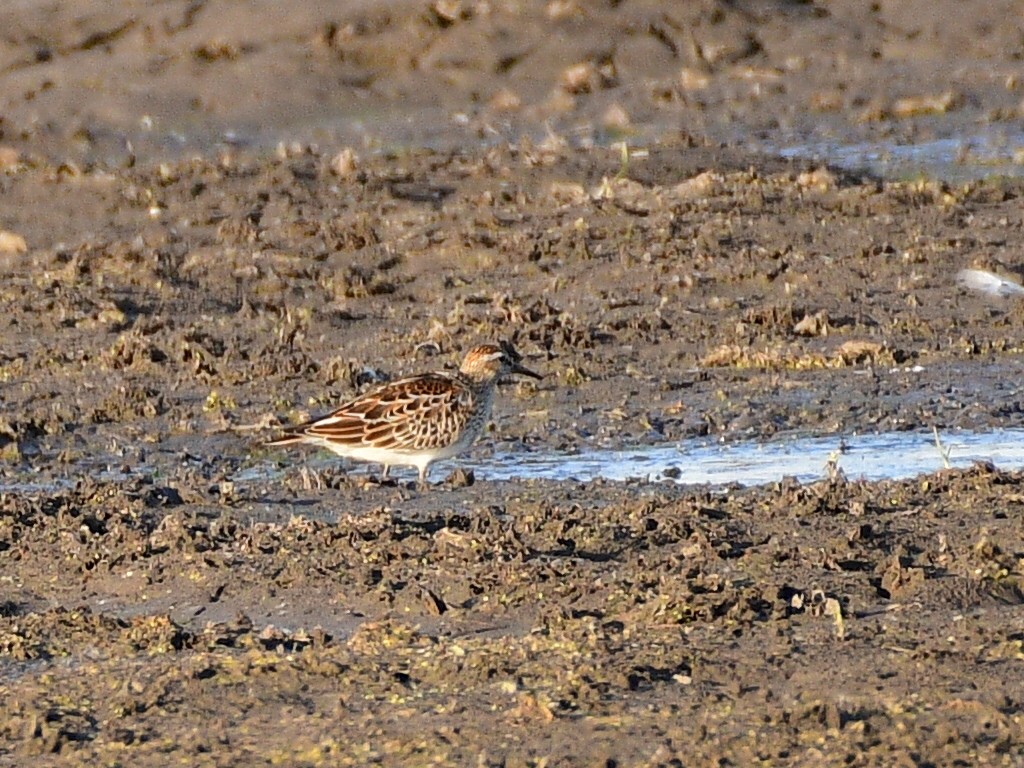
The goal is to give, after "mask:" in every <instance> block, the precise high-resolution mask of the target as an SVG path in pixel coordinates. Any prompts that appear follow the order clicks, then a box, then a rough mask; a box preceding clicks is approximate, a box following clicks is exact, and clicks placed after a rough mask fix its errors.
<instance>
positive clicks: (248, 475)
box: [233, 429, 1024, 486]
mask: <svg viewBox="0 0 1024 768" xmlns="http://www.w3.org/2000/svg"><path fill="white" fill-rule="evenodd" d="M939 442H940V445H941V448H940V446H939V445H936V441H935V435H933V434H931V433H922V432H890V433H884V434H872V435H854V436H840V435H835V436H830V437H812V438H794V439H790V440H777V441H771V442H764V443H760V442H739V443H712V442H709V441H707V440H688V441H683V442H679V443H672V444H660V445H650V446H637V447H635V448H628V449H620V450H611V449H593V450H584V451H580V452H579V453H575V454H556V453H545V452H541V451H531V452H526V451H519V452H516V451H513V452H511V453H510V452H498V453H495V454H494V455H492V456H488V457H485V458H473V457H472V456H471V457H470V458H468V459H466V460H463V461H460V462H458V465H459V466H462V467H465V468H466V469H472V470H474V472H475V473H476V474H477V476H478V477H480V478H485V479H487V480H490V481H503V480H528V479H545V480H575V481H589V480H597V479H604V480H611V481H618V482H623V481H627V480H641V481H649V482H660V481H674V482H677V483H682V484H709V485H713V486H721V485H730V484H739V485H744V486H753V485H762V484H765V483H772V482H777V481H779V480H781V479H782V478H784V477H795V478H796V479H797V480H800V481H801V482H813V481H815V480H819V479H822V478H824V477H826V476H828V474H829V472H830V468H829V463H830V462H834V464H835V467H836V469H838V470H841V471H842V472H843V473H844V474H845V475H846V477H847V478H848V479H849V480H893V479H900V478H907V477H914V476H917V475H920V474H927V473H931V472H936V471H938V470H940V469H943V468H944V467H945V466H946V459H948V462H949V466H950V467H959V468H964V467H970V466H971V465H972V464H974V463H975V462H978V461H985V462H992V463H993V464H995V465H996V466H998V467H999V468H1001V469H1007V470H1013V469H1020V468H1024V430H1021V429H1005V430H996V431H993V432H952V433H945V434H942V433H940V435H939ZM943 454H945V455H946V459H944V457H943ZM334 461H336V459H334V458H333V457H329V458H328V457H321V458H311V461H310V464H311V465H312V466H316V465H317V464H324V465H326V464H329V463H331V462H334ZM454 466H455V464H454V463H453V462H441V463H439V464H437V465H436V466H435V467H434V469H433V470H432V477H433V479H434V480H435V481H436V480H437V479H438V478H440V477H443V476H444V474H445V473H447V472H449V471H451V469H452V468H453V467H454ZM371 469H372V471H379V467H371ZM355 471H357V472H365V471H368V470H366V469H364V468H363V467H361V466H360V467H359V468H358V469H356V470H355ZM392 471H393V473H394V474H395V475H396V476H397V477H399V478H401V479H403V480H404V479H407V478H411V477H414V475H415V473H414V471H413V470H409V469H403V468H400V467H399V468H394V469H393V470H392ZM831 471H835V470H831ZM279 472H280V470H279V469H277V468H276V467H275V468H271V467H269V466H268V465H266V464H261V465H259V466H255V467H249V468H247V469H245V470H243V471H241V472H239V473H238V474H236V475H235V476H234V478H233V480H234V481H235V482H239V483H245V482H247V481H253V480H257V479H267V478H268V477H272V476H274V475H276V474H278V473H279Z"/></svg>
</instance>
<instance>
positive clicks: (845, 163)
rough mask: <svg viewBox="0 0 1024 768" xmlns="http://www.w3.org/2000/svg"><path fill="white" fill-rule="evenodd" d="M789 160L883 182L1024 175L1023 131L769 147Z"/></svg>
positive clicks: (960, 180) (957, 179) (964, 179)
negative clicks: (806, 160) (818, 162)
mask: <svg viewBox="0 0 1024 768" xmlns="http://www.w3.org/2000/svg"><path fill="white" fill-rule="evenodd" d="M768 149H769V151H773V152H777V153H778V154H779V155H781V156H782V157H785V158H792V159H799V158H809V159H816V160H821V161H822V162H827V163H829V164H830V165H834V166H838V167H840V168H844V169H846V170H849V171H867V172H870V173H872V174H874V175H877V176H879V177H881V178H888V179H898V178H907V177H912V176H920V175H925V176H929V177H932V178H936V179H942V180H944V181H948V182H964V181H969V180H972V179H981V178H987V177H991V176H1024V162H1022V157H1024V154H1022V150H1024V133H1022V132H1020V131H1017V130H1013V131H1009V132H1007V131H1005V130H1003V129H997V128H983V129H980V130H978V131H976V132H974V133H970V134H967V133H964V134H958V135H955V136H953V137H949V138H941V139H934V140H932V141H921V142H916V143H912V144H906V143H898V142H895V141H874V142H863V143H857V142H853V143H846V142H843V141H831V142H830V141H813V140H811V141H801V140H796V141H792V142H789V143H784V144H779V145H776V146H773V147H769V148H768Z"/></svg>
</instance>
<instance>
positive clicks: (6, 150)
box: [0, 146, 21, 171]
mask: <svg viewBox="0 0 1024 768" xmlns="http://www.w3.org/2000/svg"><path fill="white" fill-rule="evenodd" d="M20 162H21V153H20V152H18V150H16V149H15V148H14V147H6V146H0V171H6V170H8V169H10V168H14V167H16V166H17V165H18V164H19V163H20Z"/></svg>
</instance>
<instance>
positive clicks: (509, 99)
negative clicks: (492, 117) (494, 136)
mask: <svg viewBox="0 0 1024 768" xmlns="http://www.w3.org/2000/svg"><path fill="white" fill-rule="evenodd" d="M489 104H490V107H491V109H493V110H494V111H495V112H515V111H516V110H517V109H519V108H520V107H521V106H522V105H523V100H522V99H521V98H519V94H518V93H516V92H515V91H513V90H511V89H510V88H502V89H501V90H500V91H498V92H497V93H496V94H494V96H492V97H491V100H490V102H489Z"/></svg>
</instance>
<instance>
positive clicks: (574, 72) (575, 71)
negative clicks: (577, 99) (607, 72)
mask: <svg viewBox="0 0 1024 768" xmlns="http://www.w3.org/2000/svg"><path fill="white" fill-rule="evenodd" d="M597 82H598V72H597V68H596V67H595V66H594V65H593V64H592V63H591V62H589V61H581V62H580V63H579V64H573V65H572V66H571V67H567V68H566V69H565V70H563V72H562V77H561V78H560V83H561V85H562V90H564V91H565V92H566V93H572V94H577V93H590V92H591V91H595V90H597Z"/></svg>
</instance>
